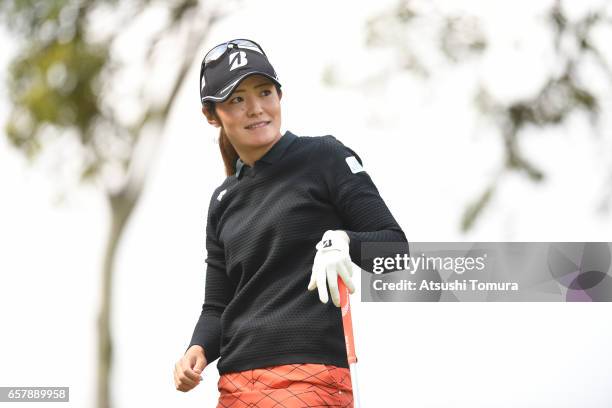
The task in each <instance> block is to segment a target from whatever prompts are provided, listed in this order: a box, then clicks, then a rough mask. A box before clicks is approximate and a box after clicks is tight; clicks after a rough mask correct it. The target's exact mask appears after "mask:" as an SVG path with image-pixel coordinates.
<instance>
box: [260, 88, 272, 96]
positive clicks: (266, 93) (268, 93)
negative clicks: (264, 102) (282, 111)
mask: <svg viewBox="0 0 612 408" xmlns="http://www.w3.org/2000/svg"><path fill="white" fill-rule="evenodd" d="M271 93H272V91H270V90H269V89H266V90H264V91H262V92H261V94H262V95H263V96H268V95H270V94H271Z"/></svg>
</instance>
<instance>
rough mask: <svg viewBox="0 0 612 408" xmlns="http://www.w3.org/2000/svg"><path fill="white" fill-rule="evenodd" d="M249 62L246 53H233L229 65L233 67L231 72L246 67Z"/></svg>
mask: <svg viewBox="0 0 612 408" xmlns="http://www.w3.org/2000/svg"><path fill="white" fill-rule="evenodd" d="M248 62H249V61H248V60H247V57H246V52H244V51H238V52H233V53H231V54H230V56H229V63H230V65H231V67H230V71H233V70H235V69H236V68H240V67H244V66H245V65H246V64H247V63H248Z"/></svg>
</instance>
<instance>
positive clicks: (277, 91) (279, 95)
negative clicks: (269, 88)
mask: <svg viewBox="0 0 612 408" xmlns="http://www.w3.org/2000/svg"><path fill="white" fill-rule="evenodd" d="M276 93H278V100H279V101H280V100H281V99H282V97H283V91H281V90H280V88H276Z"/></svg>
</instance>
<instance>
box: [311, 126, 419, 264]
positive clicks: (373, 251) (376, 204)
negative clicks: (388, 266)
mask: <svg viewBox="0 0 612 408" xmlns="http://www.w3.org/2000/svg"><path fill="white" fill-rule="evenodd" d="M322 149H323V151H322V152H321V154H322V157H324V158H325V159H324V161H325V163H326V165H325V166H324V167H325V168H324V171H323V178H324V179H325V182H326V184H327V188H328V190H329V196H330V197H331V200H332V202H333V204H334V206H335V207H336V209H337V211H338V212H339V214H340V216H341V218H342V220H343V224H344V225H345V228H344V231H345V232H346V233H347V235H348V236H349V238H350V244H349V250H350V255H351V260H352V261H353V262H354V263H355V264H357V265H359V266H360V267H361V268H362V269H364V270H366V271H368V272H372V261H373V258H375V257H387V256H394V254H396V253H398V249H399V252H401V253H402V254H406V255H407V256H409V248H408V241H407V240H406V236H405V234H404V232H403V231H402V229H401V228H400V226H399V225H398V223H397V222H396V221H395V218H393V215H392V214H391V211H389V208H387V205H386V204H385V202H384V201H383V199H382V198H381V197H380V194H379V192H378V189H377V188H376V186H375V185H374V182H373V181H372V179H371V178H370V176H369V175H368V173H367V172H366V171H365V170H364V168H363V163H362V161H361V158H360V157H359V156H358V155H357V154H356V153H355V152H354V151H353V150H351V149H350V148H348V147H346V146H344V145H343V144H342V143H341V142H340V141H338V140H337V139H336V138H334V137H333V136H326V137H323V142H322ZM375 242H377V243H395V244H391V245H387V246H386V245H384V244H382V245H370V246H369V247H368V251H367V253H365V252H364V253H363V256H362V244H364V243H375ZM388 272H390V271H388Z"/></svg>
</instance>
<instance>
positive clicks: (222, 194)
mask: <svg viewBox="0 0 612 408" xmlns="http://www.w3.org/2000/svg"><path fill="white" fill-rule="evenodd" d="M226 192H227V188H226V189H225V190H223V191H222V192H220V193H219V195H218V196H217V201H221V199H222V198H223V196H224V195H225V193H226Z"/></svg>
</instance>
